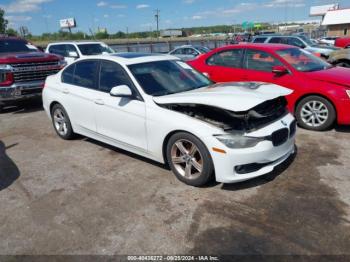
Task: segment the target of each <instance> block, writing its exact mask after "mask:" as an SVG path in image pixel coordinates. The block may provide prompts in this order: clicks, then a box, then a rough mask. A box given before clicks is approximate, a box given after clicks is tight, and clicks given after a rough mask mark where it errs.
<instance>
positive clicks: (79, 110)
mask: <svg viewBox="0 0 350 262" xmlns="http://www.w3.org/2000/svg"><path fill="white" fill-rule="evenodd" d="M91 58H92V59H104V60H109V61H114V62H116V63H118V64H120V65H121V66H122V67H123V68H124V69H125V70H126V72H127V73H128V74H129V76H130V78H131V80H132V81H133V82H134V84H135V87H136V88H137V89H138V91H139V93H140V94H141V96H142V98H143V101H139V100H127V99H123V98H118V97H112V96H110V95H109V94H108V93H102V92H99V91H96V90H89V89H85V88H81V87H77V86H73V85H67V84H63V83H61V74H62V71H61V72H60V73H58V74H56V75H54V76H49V77H48V78H47V80H46V84H45V88H44V90H43V105H44V109H45V111H46V112H47V114H48V116H49V117H51V113H50V110H51V109H50V108H51V107H52V105H53V104H54V103H60V104H61V105H62V106H63V107H64V108H65V109H66V111H67V114H68V115H69V117H70V121H71V124H72V127H73V130H74V132H75V133H78V134H81V135H84V136H87V137H90V138H92V139H96V140H99V141H101V142H104V143H107V144H110V145H113V146H116V147H118V148H121V149H124V150H127V151H130V152H132V153H135V154H138V155H141V156H143V157H146V158H149V159H152V160H155V161H157V162H160V163H165V159H164V155H163V153H164V152H163V146H164V141H165V140H166V138H167V137H168V136H169V134H172V133H174V132H177V131H184V132H188V133H191V134H193V135H195V136H196V137H198V138H199V139H200V140H201V141H202V142H203V143H204V144H205V146H206V147H207V149H208V151H209V153H210V155H211V157H212V160H213V164H214V167H215V175H216V181H218V182H224V183H233V182H239V181H244V180H247V179H251V178H253V177H257V176H261V175H264V174H266V173H268V172H271V171H272V170H273V168H274V167H275V166H277V165H279V164H280V163H282V162H284V161H285V160H286V159H287V158H288V157H289V156H290V155H291V154H293V152H294V144H295V138H294V137H290V138H289V139H288V141H287V142H285V143H284V144H282V145H281V146H278V147H274V146H273V144H272V142H271V141H263V142H260V143H258V144H257V145H256V146H255V147H252V148H245V149H230V148H228V147H226V146H225V145H224V144H223V143H221V142H220V141H219V140H217V139H216V138H215V137H214V135H220V134H227V133H226V132H225V131H224V130H223V129H221V128H219V127H217V126H214V125H212V124H209V123H207V122H204V121H201V120H199V119H196V118H193V117H190V116H188V115H185V114H183V113H180V112H176V111H172V110H169V109H166V108H163V107H161V106H159V104H168V103H170V104H171V103H199V104H206V105H210V106H215V107H221V108H223V109H227V110H232V111H240V112H241V111H246V110H248V109H250V108H252V107H254V106H256V105H258V104H260V103H262V102H264V101H266V100H270V99H273V98H276V97H278V96H281V95H288V94H290V93H291V90H289V89H286V88H283V87H280V88H278V86H276V85H271V84H261V85H260V86H259V88H257V89H249V88H247V87H242V86H241V87H240V86H239V85H240V84H238V86H236V85H235V84H234V83H229V84H224V85H215V86H214V88H202V89H198V90H195V91H190V92H184V93H181V94H174V95H168V96H163V97H152V96H149V95H147V94H145V93H144V92H143V90H142V88H141V87H140V85H139V84H138V82H137V81H136V79H135V78H134V76H133V75H132V74H131V73H130V71H129V69H128V67H127V66H128V65H130V64H137V63H142V62H152V61H160V60H178V59H176V58H174V57H173V56H168V55H164V56H148V57H143V58H140V57H139V58H133V59H126V58H121V57H116V56H96V57H90V59H91ZM80 60H81V59H80ZM83 89H85V90H83ZM293 121H294V117H293V116H292V115H291V114H287V115H285V116H284V117H283V118H281V119H276V121H275V122H273V123H271V124H269V125H267V126H265V127H263V128H260V129H258V130H256V131H254V132H251V133H249V136H256V137H264V136H269V135H271V134H272V133H273V132H274V131H276V130H278V129H282V128H286V127H289V125H290V124H291V123H292V122H293ZM214 147H215V148H221V149H224V150H225V151H226V154H222V153H218V152H215V151H214V150H213V148H214ZM249 163H268V164H267V165H266V166H265V167H264V168H262V169H260V170H258V171H257V172H252V173H249V174H244V175H240V174H237V173H235V171H234V167H235V166H237V165H244V164H249Z"/></svg>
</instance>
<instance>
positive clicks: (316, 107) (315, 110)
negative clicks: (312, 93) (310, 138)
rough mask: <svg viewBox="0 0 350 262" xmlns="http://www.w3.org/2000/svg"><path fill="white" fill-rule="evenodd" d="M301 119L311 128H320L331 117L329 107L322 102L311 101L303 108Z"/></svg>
mask: <svg viewBox="0 0 350 262" xmlns="http://www.w3.org/2000/svg"><path fill="white" fill-rule="evenodd" d="M300 114H301V119H302V120H303V122H304V123H305V124H306V125H308V126H310V127H319V126H322V125H323V124H325V123H326V121H327V120H328V116H329V111H328V108H327V106H326V105H325V104H324V103H322V102H320V101H309V102H308V103H306V104H305V105H303V107H302V108H301V112H300Z"/></svg>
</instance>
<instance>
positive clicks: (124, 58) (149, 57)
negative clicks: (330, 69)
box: [79, 52, 180, 65]
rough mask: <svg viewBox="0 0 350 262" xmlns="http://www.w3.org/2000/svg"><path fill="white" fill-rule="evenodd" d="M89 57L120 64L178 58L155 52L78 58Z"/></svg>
mask: <svg viewBox="0 0 350 262" xmlns="http://www.w3.org/2000/svg"><path fill="white" fill-rule="evenodd" d="M90 59H103V60H110V61H114V62H117V63H119V64H121V65H133V64H141V63H148V62H156V61H166V60H180V59H179V58H177V57H175V56H172V55H166V54H165V55H163V54H155V53H134V52H130V53H116V54H111V55H97V56H89V57H88V58H82V59H79V61H83V60H90Z"/></svg>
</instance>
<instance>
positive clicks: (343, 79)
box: [305, 67, 350, 87]
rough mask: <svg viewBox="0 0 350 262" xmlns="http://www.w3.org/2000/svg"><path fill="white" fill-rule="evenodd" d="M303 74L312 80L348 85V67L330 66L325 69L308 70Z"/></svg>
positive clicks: (349, 69) (349, 72)
mask: <svg viewBox="0 0 350 262" xmlns="http://www.w3.org/2000/svg"><path fill="white" fill-rule="evenodd" d="M305 75H306V76H307V77H308V78H310V79H313V80H317V81H322V82H328V83H332V84H337V85H341V86H346V87H350V68H344V67H332V68H330V69H326V70H321V71H315V72H308V73H305Z"/></svg>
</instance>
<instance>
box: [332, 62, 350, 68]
mask: <svg viewBox="0 0 350 262" xmlns="http://www.w3.org/2000/svg"><path fill="white" fill-rule="evenodd" d="M335 65H336V66H340V67H347V68H350V61H344V60H343V61H338V62H337V63H336V64H335Z"/></svg>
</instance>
